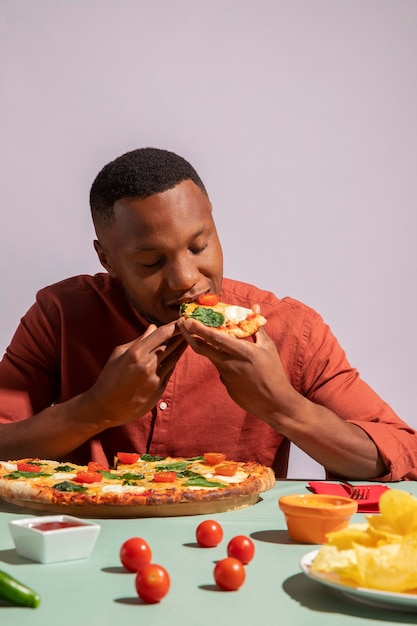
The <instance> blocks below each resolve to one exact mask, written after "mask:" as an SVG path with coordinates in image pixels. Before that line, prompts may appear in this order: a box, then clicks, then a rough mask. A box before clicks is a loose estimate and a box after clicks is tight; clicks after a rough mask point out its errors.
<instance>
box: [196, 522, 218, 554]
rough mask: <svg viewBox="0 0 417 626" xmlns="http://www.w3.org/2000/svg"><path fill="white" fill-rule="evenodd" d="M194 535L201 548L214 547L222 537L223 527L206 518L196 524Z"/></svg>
mask: <svg viewBox="0 0 417 626" xmlns="http://www.w3.org/2000/svg"><path fill="white" fill-rule="evenodd" d="M195 536H196V539H197V543H198V544H199V545H200V546H201V547H202V548H214V546H218V545H219V543H220V542H221V540H222V539H223V528H222V527H221V526H220V524H218V523H217V522H215V521H214V520H212V519H208V520H205V521H204V522H201V524H199V525H198V526H197V530H196V532H195Z"/></svg>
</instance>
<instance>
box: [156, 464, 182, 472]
mask: <svg viewBox="0 0 417 626" xmlns="http://www.w3.org/2000/svg"><path fill="white" fill-rule="evenodd" d="M189 465H190V461H174V463H165V464H163V465H157V467H156V470H157V471H158V472H166V471H168V472H184V471H185V470H186V469H187V467H188V466H189Z"/></svg>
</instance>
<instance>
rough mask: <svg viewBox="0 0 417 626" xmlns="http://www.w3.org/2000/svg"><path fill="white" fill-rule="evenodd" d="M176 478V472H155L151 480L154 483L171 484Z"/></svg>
mask: <svg viewBox="0 0 417 626" xmlns="http://www.w3.org/2000/svg"><path fill="white" fill-rule="evenodd" d="M176 478H177V472H170V471H168V470H167V471H165V472H155V474H154V475H153V479H154V481H155V482H156V483H173V482H174V481H175V480H176Z"/></svg>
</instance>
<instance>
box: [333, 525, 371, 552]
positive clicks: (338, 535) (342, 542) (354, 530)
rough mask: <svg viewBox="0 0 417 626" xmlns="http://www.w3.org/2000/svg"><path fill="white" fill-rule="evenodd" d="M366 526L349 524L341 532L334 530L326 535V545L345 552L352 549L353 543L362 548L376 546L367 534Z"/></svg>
mask: <svg viewBox="0 0 417 626" xmlns="http://www.w3.org/2000/svg"><path fill="white" fill-rule="evenodd" d="M367 530H368V524H366V523H365V524H350V525H349V526H347V527H346V528H342V529H341V530H335V531H334V532H331V533H328V534H327V543H328V545H331V546H336V547H337V548H339V550H347V549H348V548H352V546H353V544H354V543H358V544H360V545H363V546H371V545H376V542H375V540H374V539H373V538H372V536H371V535H370V534H369V533H368V532H367Z"/></svg>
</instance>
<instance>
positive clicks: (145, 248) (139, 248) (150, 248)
mask: <svg viewBox="0 0 417 626" xmlns="http://www.w3.org/2000/svg"><path fill="white" fill-rule="evenodd" d="M207 230H208V229H207V228H200V230H198V231H197V232H196V233H194V234H193V235H192V236H191V237H190V241H192V240H194V239H197V238H198V237H201V235H204V233H205V232H207ZM157 250H159V248H157V247H155V246H146V245H144V246H136V247H135V248H134V249H133V252H156V251H157Z"/></svg>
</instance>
